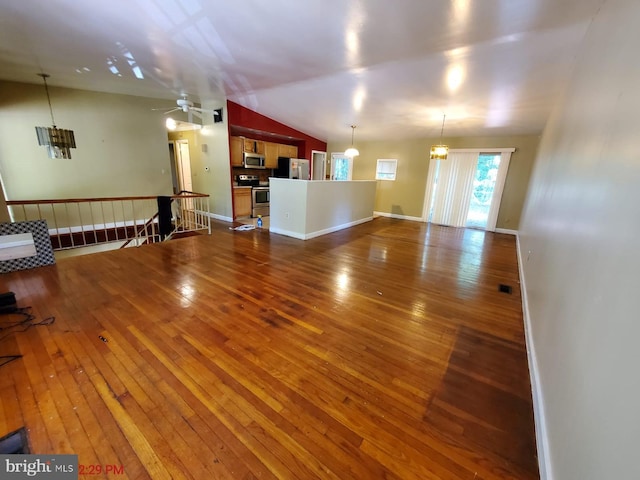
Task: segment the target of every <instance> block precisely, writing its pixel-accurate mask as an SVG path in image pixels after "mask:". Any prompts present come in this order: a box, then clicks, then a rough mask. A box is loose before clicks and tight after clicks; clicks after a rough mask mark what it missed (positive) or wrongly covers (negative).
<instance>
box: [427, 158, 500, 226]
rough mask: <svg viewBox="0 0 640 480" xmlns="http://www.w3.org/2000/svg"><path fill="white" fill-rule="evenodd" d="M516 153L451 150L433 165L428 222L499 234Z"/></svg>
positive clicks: (428, 181)
mask: <svg viewBox="0 0 640 480" xmlns="http://www.w3.org/2000/svg"><path fill="white" fill-rule="evenodd" d="M511 152H513V149H501V150H500V151H497V152H492V151H490V152H488V153H485V152H483V151H480V150H470V149H468V150H467V149H465V150H451V151H450V152H449V156H448V158H447V160H433V161H431V163H430V165H429V178H428V180H427V191H426V197H425V198H426V201H425V207H426V221H428V222H432V223H437V224H440V225H449V226H453V227H473V228H481V229H484V230H491V231H493V230H495V227H496V221H497V219H498V210H499V208H500V201H501V199H502V191H503V187H504V181H505V179H506V175H507V170H508V168H509V161H510V158H511Z"/></svg>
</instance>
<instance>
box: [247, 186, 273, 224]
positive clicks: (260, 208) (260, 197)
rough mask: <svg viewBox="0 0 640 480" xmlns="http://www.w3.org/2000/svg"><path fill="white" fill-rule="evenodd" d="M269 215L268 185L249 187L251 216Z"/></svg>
mask: <svg viewBox="0 0 640 480" xmlns="http://www.w3.org/2000/svg"><path fill="white" fill-rule="evenodd" d="M258 215H262V216H263V217H267V216H269V187H253V188H252V189H251V216H252V217H257V216H258Z"/></svg>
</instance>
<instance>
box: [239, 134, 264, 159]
mask: <svg viewBox="0 0 640 480" xmlns="http://www.w3.org/2000/svg"><path fill="white" fill-rule="evenodd" d="M264 144H265V142H263V141H262V140H252V139H251V138H245V139H244V151H245V152H247V153H257V154H260V155H264V148H265V145H264Z"/></svg>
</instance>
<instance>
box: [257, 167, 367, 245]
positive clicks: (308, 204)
mask: <svg viewBox="0 0 640 480" xmlns="http://www.w3.org/2000/svg"><path fill="white" fill-rule="evenodd" d="M376 184H377V182H375V181H367V180H360V181H352V182H336V181H324V180H311V181H305V180H290V179H286V178H270V179H269V187H270V193H271V198H270V203H271V215H270V218H269V221H270V226H269V231H270V232H272V233H279V234H282V235H287V236H290V237H294V238H299V239H302V240H307V239H309V238H313V237H317V236H320V235H324V234H327V233H331V232H335V231H337V230H342V229H344V228H348V227H351V226H353V225H357V224H359V223H363V222H367V221H370V220H373V207H374V205H375V196H376Z"/></svg>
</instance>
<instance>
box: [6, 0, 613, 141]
mask: <svg viewBox="0 0 640 480" xmlns="http://www.w3.org/2000/svg"><path fill="white" fill-rule="evenodd" d="M602 3H603V0H475V1H473V0H297V1H296V0H233V1H232V0H108V1H78V0H47V1H41V2H34V1H28V0H22V1H19V0H0V78H2V79H6V80H14V81H22V82H29V83H41V81H42V80H41V79H40V78H39V77H37V76H36V74H37V73H38V72H46V73H49V74H50V75H51V78H50V79H49V84H50V85H57V86H64V87H72V88H80V89H86V90H97V91H103V92H113V93H124V94H131V95H140V96H147V97H156V98H165V99H173V98H177V96H178V95H179V94H181V93H188V94H189V95H190V99H191V100H194V101H200V102H202V103H203V104H205V105H206V104H207V103H209V102H212V103H213V104H216V103H218V104H220V103H222V100H223V99H224V98H225V97H226V98H229V99H230V100H233V101H235V102H237V103H240V104H242V105H244V106H246V107H248V108H250V109H252V110H255V111H257V112H259V113H261V114H263V115H266V116H268V117H271V118H273V119H275V120H278V121H280V122H282V123H284V124H287V125H290V126H292V127H294V128H296V129H298V130H301V131H303V132H305V133H308V134H310V135H312V136H315V137H317V138H320V139H322V140H339V139H340V140H341V139H344V138H350V135H351V129H350V127H349V126H350V125H352V124H355V125H357V129H356V140H357V139H358V138H361V139H371V140H373V139H391V138H411V137H426V136H438V135H440V128H441V123H442V116H443V114H446V116H447V120H446V124H445V129H444V134H445V136H462V135H464V136H477V135H507V134H537V133H540V132H541V130H542V128H543V127H544V124H545V122H546V119H547V116H548V114H549V111H550V109H551V107H552V105H553V104H554V102H555V101H556V100H557V99H558V96H559V95H561V94H562V91H563V88H564V85H565V84H566V81H567V79H568V76H569V75H570V73H571V68H572V63H573V60H574V58H575V56H576V54H577V51H578V47H579V45H580V42H581V40H582V37H583V35H584V32H585V30H586V28H587V26H588V24H589V22H590V20H591V18H592V17H593V16H594V15H595V14H596V12H597V11H598V8H599V6H600V5H601V4H602ZM136 73H137V74H138V76H141V77H144V78H137V77H136Z"/></svg>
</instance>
